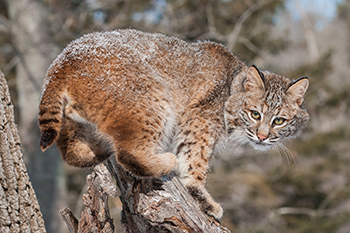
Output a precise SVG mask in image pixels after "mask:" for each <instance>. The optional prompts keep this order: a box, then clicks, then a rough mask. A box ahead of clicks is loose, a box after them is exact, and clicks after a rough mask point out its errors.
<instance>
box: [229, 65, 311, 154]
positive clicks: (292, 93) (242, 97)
mask: <svg viewBox="0 0 350 233" xmlns="http://www.w3.org/2000/svg"><path fill="white" fill-rule="evenodd" d="M308 85H309V80H308V79H307V78H305V77H303V78H300V79H298V80H296V81H290V80H289V79H288V78H285V77H283V76H280V75H277V74H273V73H269V72H260V71H259V70H258V69H257V68H256V67H255V66H251V67H249V68H248V70H247V72H246V73H245V74H243V76H241V77H237V78H235V79H234V81H233V83H232V88H231V95H230V97H229V99H228V100H227V102H226V104H225V123H226V129H227V133H228V134H229V137H230V138H231V139H234V140H236V141H237V142H239V143H240V144H245V143H249V144H250V145H252V146H253V147H254V148H255V149H258V150H267V149H269V148H271V147H272V146H274V145H276V144H278V142H280V140H282V139H286V138H289V137H293V136H295V135H296V134H297V133H298V132H299V131H300V130H301V129H302V128H304V127H305V126H306V123H307V121H308V120H309V115H308V113H307V112H306V110H304V109H303V108H302V107H301V104H302V103H303V100H304V94H305V92H306V90H307V88H308Z"/></svg>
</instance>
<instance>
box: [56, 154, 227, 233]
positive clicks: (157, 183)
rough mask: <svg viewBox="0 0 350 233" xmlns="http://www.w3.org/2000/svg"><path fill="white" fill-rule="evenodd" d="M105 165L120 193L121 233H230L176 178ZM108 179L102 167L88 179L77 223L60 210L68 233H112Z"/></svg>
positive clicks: (113, 163) (112, 189)
mask: <svg viewBox="0 0 350 233" xmlns="http://www.w3.org/2000/svg"><path fill="white" fill-rule="evenodd" d="M106 164H107V167H108V170H109V172H110V173H111V174H112V175H113V176H114V177H115V179H116V181H117V185H118V187H119V189H120V191H121V193H120V199H121V201H122V203H123V211H122V217H121V223H122V226H123V229H124V232H130V233H138V232H147V233H152V232H154V233H161V232H209V233H210V232H225V233H229V232H230V231H229V230H228V229H226V228H225V227H223V226H221V225H220V223H219V222H218V221H216V220H215V219H214V218H211V217H208V216H207V215H205V214H204V213H203V212H202V211H201V210H200V209H199V207H198V206H197V205H196V204H195V202H194V200H193V198H192V197H191V196H190V195H189V194H188V192H187V190H186V189H185V187H184V186H183V185H182V183H181V182H180V180H179V179H178V178H177V177H176V176H174V175H172V174H170V175H167V176H163V177H161V178H153V179H145V178H137V177H134V176H132V175H131V174H130V173H128V172H127V171H125V170H124V169H123V167H121V166H120V165H118V164H117V163H116V161H115V159H114V158H113V157H112V158H110V159H109V160H108V161H107V163H106ZM109 177H110V174H109V173H108V171H107V169H106V168H105V166H104V165H102V164H101V165H98V166H96V167H95V169H94V171H93V172H92V174H90V175H89V176H88V178H87V183H88V186H89V187H88V192H87V194H85V195H84V198H83V200H84V204H85V205H86V207H85V210H84V211H83V213H82V217H81V219H80V220H77V219H76V218H75V217H74V216H73V214H72V213H71V211H70V210H69V209H67V208H66V209H63V210H61V214H62V216H63V218H64V220H65V221H66V223H67V225H68V228H69V229H70V232H71V233H83V232H84V233H85V232H112V231H113V228H114V227H113V224H112V220H111V219H110V215H109V210H108V201H107V196H108V195H112V196H115V194H116V191H115V190H116V188H115V185H114V184H113V183H112V181H111V178H109ZM92 229H93V230H92ZM91 230H92V231H91Z"/></svg>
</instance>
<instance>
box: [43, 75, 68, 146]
mask: <svg viewBox="0 0 350 233" xmlns="http://www.w3.org/2000/svg"><path fill="white" fill-rule="evenodd" d="M55 78H56V77H52V79H55ZM55 84H56V85H54V83H53V82H50V85H47V86H46V89H45V91H44V93H43V95H42V97H41V102H40V105H39V119H38V120H39V127H40V131H41V137H40V148H41V150H42V151H45V150H46V149H47V148H48V147H50V146H52V144H53V143H54V142H55V140H56V138H57V137H58V134H59V131H60V128H61V124H62V115H63V104H64V103H63V101H64V97H63V93H64V91H63V87H62V86H61V85H62V83H61V82H60V80H57V82H56V83H55ZM60 84H61V85H60Z"/></svg>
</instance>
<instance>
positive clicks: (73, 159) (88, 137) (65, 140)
mask: <svg viewBox="0 0 350 233" xmlns="http://www.w3.org/2000/svg"><path fill="white" fill-rule="evenodd" d="M56 144H57V146H58V148H59V150H60V153H61V157H62V159H63V160H64V161H65V162H67V163H68V164H69V165H72V166H75V167H91V166H94V165H96V164H98V163H101V162H103V161H104V160H106V159H107V158H108V157H109V156H111V155H112V154H113V150H112V147H111V146H110V145H109V144H110V143H109V142H108V140H107V139H106V138H105V137H103V136H102V135H101V134H100V133H99V132H98V131H97V129H96V127H95V126H94V125H92V124H89V123H79V122H76V121H74V120H72V119H69V118H67V117H64V118H63V119H62V128H61V131H60V133H59V137H58V138H57V141H56Z"/></svg>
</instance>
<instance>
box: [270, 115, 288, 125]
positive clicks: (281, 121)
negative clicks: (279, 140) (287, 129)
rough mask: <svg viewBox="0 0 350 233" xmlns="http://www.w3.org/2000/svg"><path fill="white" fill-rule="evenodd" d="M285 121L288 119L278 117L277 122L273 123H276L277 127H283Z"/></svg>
mask: <svg viewBox="0 0 350 233" xmlns="http://www.w3.org/2000/svg"><path fill="white" fill-rule="evenodd" d="M285 120H286V119H284V118H281V117H276V118H275V120H274V121H273V123H275V124H276V125H282V124H283V123H284V121H285Z"/></svg>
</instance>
